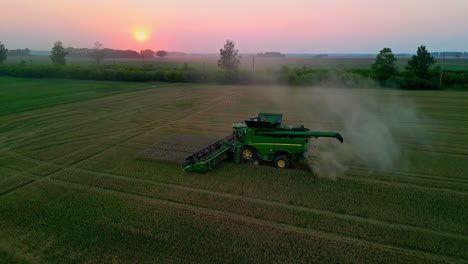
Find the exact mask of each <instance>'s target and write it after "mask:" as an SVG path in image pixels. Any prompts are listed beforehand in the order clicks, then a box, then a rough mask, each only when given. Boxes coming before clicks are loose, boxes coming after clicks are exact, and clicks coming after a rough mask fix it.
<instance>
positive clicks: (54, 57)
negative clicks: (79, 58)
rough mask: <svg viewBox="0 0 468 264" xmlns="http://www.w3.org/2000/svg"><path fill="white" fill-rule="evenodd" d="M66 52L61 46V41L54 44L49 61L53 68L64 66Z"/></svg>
mask: <svg viewBox="0 0 468 264" xmlns="http://www.w3.org/2000/svg"><path fill="white" fill-rule="evenodd" d="M67 54H68V52H66V51H65V48H64V47H63V44H62V42H61V41H56V42H54V46H53V47H52V51H51V52H50V56H49V57H50V60H51V61H52V63H53V64H54V65H55V66H61V65H65V63H66V60H65V56H67Z"/></svg>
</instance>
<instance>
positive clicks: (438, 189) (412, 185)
mask: <svg viewBox="0 0 468 264" xmlns="http://www.w3.org/2000/svg"><path fill="white" fill-rule="evenodd" d="M339 178H340V179H346V180H350V181H358V182H369V183H375V184H378V185H390V186H395V187H403V188H417V189H421V190H426V191H431V192H434V191H435V192H446V193H451V194H455V195H460V196H468V192H463V191H457V190H453V189H450V188H445V187H429V186H422V185H420V184H417V183H409V182H395V181H388V180H382V179H375V178H372V179H371V178H363V177H360V176H359V175H358V176H340V177H339Z"/></svg>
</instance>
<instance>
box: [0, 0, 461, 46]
mask: <svg viewBox="0 0 468 264" xmlns="http://www.w3.org/2000/svg"><path fill="white" fill-rule="evenodd" d="M467 14H468V0H439V1H433V0H341V1H339V0H281V1H279V0H278V1H277V0H236V1H223V0H132V1H128V0H10V1H2V3H1V16H0V41H1V42H2V43H4V44H5V45H6V46H7V48H10V49H13V48H30V49H45V50H49V49H50V48H51V47H52V43H53V41H55V40H61V41H62V42H63V43H64V45H65V46H67V47H68V46H73V47H92V45H93V43H94V42H95V41H96V40H99V41H100V42H102V43H103V44H104V47H108V48H118V49H135V50H141V49H144V48H150V49H153V50H158V49H165V50H171V51H185V52H201V53H217V52H218V51H219V48H220V47H221V46H222V45H223V43H224V42H225V40H226V39H232V40H234V41H235V42H236V46H237V48H238V49H239V50H240V52H241V53H242V52H243V53H248V52H264V51H280V52H285V53H377V52H378V51H379V50H380V49H381V48H383V47H390V48H392V49H393V51H394V52H396V53H406V52H415V50H416V48H417V46H419V45H421V44H424V45H426V46H427V47H428V49H429V50H430V51H468V15H467ZM136 33H142V34H146V40H144V41H141V40H137V39H136V38H135V34H136Z"/></svg>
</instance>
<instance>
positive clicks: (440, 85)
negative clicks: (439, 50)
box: [439, 66, 444, 89]
mask: <svg viewBox="0 0 468 264" xmlns="http://www.w3.org/2000/svg"><path fill="white" fill-rule="evenodd" d="M443 73H444V69H442V66H440V79H439V87H440V88H441V89H442V75H443Z"/></svg>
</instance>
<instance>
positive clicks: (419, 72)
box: [406, 46, 436, 79]
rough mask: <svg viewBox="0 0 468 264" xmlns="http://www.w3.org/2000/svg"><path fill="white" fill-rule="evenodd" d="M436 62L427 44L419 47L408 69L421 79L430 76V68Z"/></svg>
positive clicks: (409, 62)
mask: <svg viewBox="0 0 468 264" xmlns="http://www.w3.org/2000/svg"><path fill="white" fill-rule="evenodd" d="M435 62H436V60H435V59H434V57H433V56H432V55H431V54H430V53H429V52H428V51H427V49H426V46H420V47H418V51H417V52H416V55H414V56H413V57H411V59H410V60H409V61H408V66H406V69H407V70H408V71H410V72H413V73H414V74H415V75H416V76H418V77H419V78H421V79H428V78H429V69H430V68H431V66H432V65H433V64H434V63H435Z"/></svg>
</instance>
